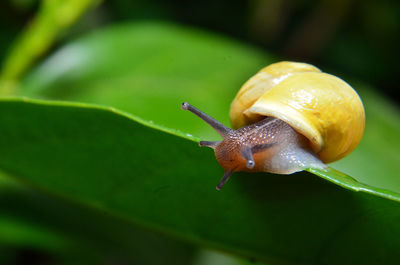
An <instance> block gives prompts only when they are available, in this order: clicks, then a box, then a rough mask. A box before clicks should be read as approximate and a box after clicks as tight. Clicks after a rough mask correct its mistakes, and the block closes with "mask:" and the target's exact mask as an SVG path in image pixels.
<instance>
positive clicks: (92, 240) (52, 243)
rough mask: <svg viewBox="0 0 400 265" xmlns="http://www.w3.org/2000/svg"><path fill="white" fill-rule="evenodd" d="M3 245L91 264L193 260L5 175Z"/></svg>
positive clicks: (0, 221) (186, 249) (1, 183)
mask: <svg viewBox="0 0 400 265" xmlns="http://www.w3.org/2000/svg"><path fill="white" fill-rule="evenodd" d="M1 245H3V246H8V247H9V248H12V249H14V250H18V249H32V250H35V251H37V252H39V253H43V254H44V253H46V254H47V255H49V256H51V257H53V259H59V260H64V261H65V260H79V261H80V262H84V263H85V264H99V263H104V262H105V261H107V260H118V261H119V262H123V263H129V264H130V263H138V264H174V265H175V264H189V263H190V261H191V259H192V255H193V248H192V247H190V246H187V245H185V244H183V243H181V242H178V241H175V240H172V239H171V238H167V237H165V236H161V235H158V234H156V233H153V232H150V231H147V230H144V229H139V228H137V227H136V226H132V225H131V224H130V223H129V222H126V221H125V220H121V218H115V217H113V216H110V215H109V214H107V213H105V212H104V211H98V209H93V208H90V207H85V206H84V205H81V204H80V203H78V204H77V203H72V202H70V201H68V200H65V199H63V198H61V197H59V196H52V195H50V194H43V193H42V192H39V191H35V190H32V189H30V188H28V187H25V186H22V185H20V184H18V183H15V181H10V179H9V178H8V177H6V176H4V177H3V176H1V175H0V246H1ZM0 252H1V251H0ZM154 252H156V253H157V255H153V253H154ZM0 257H1V258H3V257H2V256H1V255H0ZM1 260H2V261H3V260H4V259H1ZM2 264H3V263H2ZM6 264H8V263H6ZM9 264H14V263H12V262H10V263H9Z"/></svg>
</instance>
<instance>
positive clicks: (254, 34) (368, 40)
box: [0, 0, 400, 102]
mask: <svg viewBox="0 0 400 265" xmlns="http://www.w3.org/2000/svg"><path fill="white" fill-rule="evenodd" d="M38 5H39V1H37V0H8V1H1V2H0V59H3V58H4V55H5V53H6V52H7V48H8V47H9V46H10V45H11V43H12V41H13V40H14V39H15V37H16V36H17V34H18V32H20V31H21V29H23V27H24V26H25V25H26V24H27V23H29V21H30V19H31V18H32V16H33V15H34V14H35V11H36V10H37V8H38ZM154 19H155V20H164V21H171V22H176V23H179V24H184V25H187V26H194V27H198V28H202V29H205V30H208V31H212V32H216V33H217V34H220V35H226V36H229V37H231V38H234V39H237V40H240V41H242V42H245V43H250V44H251V45H253V46H256V47H259V48H261V49H264V50H266V51H268V52H271V53H273V54H276V55H278V56H280V57H281V58H282V59H286V60H297V61H305V62H309V63H312V64H315V65H316V66H318V67H319V68H322V69H323V70H324V71H327V72H331V73H333V74H335V73H340V74H341V75H343V73H344V75H346V76H342V77H343V78H344V79H347V78H353V79H358V80H361V81H363V82H366V83H369V84H371V85H373V86H374V87H375V88H376V89H377V90H379V91H380V92H381V93H382V94H385V95H386V96H388V97H390V98H392V100H395V101H397V102H399V100H400V97H399V95H398V93H397V90H398V89H397V88H398V83H399V81H400V77H399V76H400V70H399V69H400V67H399V66H398V60H399V58H400V56H399V41H400V34H399V33H400V2H399V1H396V0H393V1H390V0H380V1H374V0H365V1H361V0H360V1H355V0H300V1H294V0H276V1H274V0H270V1H268V0H267V1H261V0H253V1H229V0H219V1H215V0H203V1H176V0H164V1H160V0H137V1H131V0H113V1H111V0H110V1H103V2H101V3H100V4H99V5H98V6H97V7H96V8H95V9H94V10H92V11H89V12H88V13H86V14H85V15H84V17H83V18H82V19H81V20H80V21H79V22H78V23H77V24H76V25H75V26H74V27H73V28H72V29H70V30H68V32H67V33H66V34H65V35H64V36H62V38H60V39H59V41H58V43H57V44H56V45H55V47H53V49H56V48H57V47H58V46H60V45H62V43H64V42H67V41H68V40H70V39H73V38H76V37H78V36H79V35H81V34H84V33H85V32H86V31H89V30H93V29H95V28H98V27H103V26H106V25H107V24H110V23H115V22H118V21H133V20H154ZM50 52H51V51H50Z"/></svg>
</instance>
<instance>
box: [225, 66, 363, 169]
mask: <svg viewBox="0 0 400 265" xmlns="http://www.w3.org/2000/svg"><path fill="white" fill-rule="evenodd" d="M265 116H272V117H275V118H278V119H281V120H283V121H284V122H286V123H288V124H289V125H290V126H291V127H292V128H294V129H295V130H296V131H297V132H299V133H300V134H302V135H304V136H305V137H307V139H308V140H309V141H310V143H311V147H312V149H313V150H314V152H315V153H316V154H317V155H318V157H319V158H320V159H321V160H322V161H323V162H324V163H330V162H333V161H336V160H338V159H340V158H342V157H344V156H346V155H347V154H349V153H350V152H352V151H353V150H354V149H355V148H356V146H357V145H358V143H359V142H360V140H361V138H362V135H363V132H364V128H365V113H364V107H363V104H362V102H361V99H360V97H359V96H358V95H357V93H356V92H355V91H354V89H353V88H352V87H351V86H349V85H348V84H347V83H346V82H344V81H343V80H342V79H340V78H338V77H336V76H333V75H330V74H326V73H322V72H321V71H320V70H319V69H318V68H316V67H314V66H312V65H309V64H305V63H297V62H279V63H275V64H271V65H269V66H267V67H265V68H263V69H262V70H261V71H259V72H258V73H257V74H256V75H255V76H253V77H252V78H250V79H249V80H248V81H247V82H246V83H245V84H244V85H243V86H242V88H241V89H240V90H239V92H238V93H237V95H236V97H235V99H234V100H233V102H232V105H231V109H230V119H231V123H232V126H233V128H240V127H243V126H245V125H248V124H252V123H255V122H257V121H259V120H261V119H262V117H265Z"/></svg>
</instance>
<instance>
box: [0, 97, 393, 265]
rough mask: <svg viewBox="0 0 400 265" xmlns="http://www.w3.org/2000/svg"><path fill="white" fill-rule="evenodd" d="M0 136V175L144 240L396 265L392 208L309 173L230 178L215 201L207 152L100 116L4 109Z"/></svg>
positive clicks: (51, 107) (16, 106)
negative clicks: (106, 217)
mask: <svg viewBox="0 0 400 265" xmlns="http://www.w3.org/2000/svg"><path fill="white" fill-rule="evenodd" d="M0 128H2V129H1V130H0V149H1V150H2V152H1V153H0V168H2V169H4V170H5V171H6V172H8V173H10V174H13V175H14V176H15V177H17V178H19V179H21V180H23V181H24V182H27V183H31V184H32V185H34V186H37V187H40V188H41V189H43V190H47V191H49V192H52V193H57V194H60V195H62V196H66V197H67V198H70V199H72V200H74V201H79V202H81V203H84V204H86V205H88V206H90V207H94V208H96V209H99V210H101V211H105V212H110V213H112V214H115V215H118V216H121V217H123V218H125V219H127V220H130V221H131V222H132V223H135V224H140V225H143V226H145V227H148V228H150V229H154V230H158V231H163V232H164V233H167V234H169V235H173V236H176V237H179V238H182V239H185V240H188V241H191V242H195V243H197V244H201V245H205V246H209V247H213V248H218V249H223V250H226V251H230V252H232V253H237V254H241V255H244V256H247V257H255V258H257V259H261V260H264V261H270V262H271V263H274V262H282V263H287V264H355V263H362V264H376V263H380V264H395V263H397V261H398V258H399V254H398V251H397V244H398V243H400V242H398V241H399V238H400V229H399V228H398V225H397V224H398V222H399V221H400V204H399V203H397V202H395V201H392V200H387V199H382V198H379V197H376V196H371V195H368V194H366V193H361V192H358V193H357V192H352V191H348V190H345V189H341V188H338V187H337V186H335V185H332V184H330V183H328V182H326V181H324V180H322V179H320V178H318V177H315V176H314V175H312V174H308V173H306V172H302V173H299V174H293V175H288V176H279V175H272V174H263V173H260V174H236V175H235V176H234V178H233V179H232V181H231V182H230V183H229V184H228V185H226V186H225V187H224V189H223V190H222V191H221V192H217V191H215V189H214V187H215V184H216V183H217V182H218V179H219V177H220V174H221V169H220V168H219V166H218V165H217V163H216V161H215V159H214V158H213V155H212V152H211V151H210V150H208V149H202V148H198V147H197V146H196V144H195V143H194V142H192V141H188V140H185V139H182V138H181V137H177V136H179V133H175V134H170V133H166V132H163V131H161V130H157V129H155V128H152V127H150V126H148V124H146V123H144V122H143V121H142V120H138V119H135V118H133V117H131V116H129V115H124V114H121V113H119V112H117V111H115V110H114V111H113V110H109V109H106V108H103V107H92V106H87V105H83V104H71V103H57V102H45V101H43V102H42V101H33V100H25V101H21V100H17V99H15V100H11V99H10V100H6V99H3V100H1V101H0ZM205 165H206V166H205ZM371 239H373V240H371ZM365 253H368V255H365Z"/></svg>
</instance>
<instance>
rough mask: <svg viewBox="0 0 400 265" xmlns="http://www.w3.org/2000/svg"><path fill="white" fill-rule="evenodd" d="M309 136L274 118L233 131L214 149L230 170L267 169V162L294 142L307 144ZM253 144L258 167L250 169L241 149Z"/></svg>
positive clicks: (221, 161)
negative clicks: (305, 136)
mask: <svg viewBox="0 0 400 265" xmlns="http://www.w3.org/2000/svg"><path fill="white" fill-rule="evenodd" d="M306 141H307V140H306V139H305V138H304V137H303V136H301V135H299V134H298V133H297V132H296V131H295V130H293V129H292V127H290V126H289V125H288V124H287V123H285V122H283V121H281V120H279V119H276V118H272V117H267V118H265V119H264V120H262V121H260V122H257V123H254V124H252V125H249V126H245V127H242V128H240V129H237V130H232V132H231V133H229V134H228V135H227V136H226V137H224V140H223V141H222V142H221V143H220V144H219V145H218V146H217V147H216V148H215V156H216V158H217V160H218V162H219V163H220V164H221V166H222V167H223V168H224V169H225V170H229V171H231V172H237V171H249V172H259V171H267V170H268V162H267V161H270V160H271V157H273V156H275V155H276V154H277V153H278V152H280V151H281V150H282V148H287V147H288V146H290V145H291V144H292V143H295V144H297V146H298V145H299V144H300V145H301V146H305V145H306V144H307V143H306ZM245 147H250V148H251V150H252V153H253V158H254V161H255V167H254V168H252V169H248V168H247V167H246V160H245V159H244V158H243V156H242V153H241V152H242V150H243V149H244V148H245Z"/></svg>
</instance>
